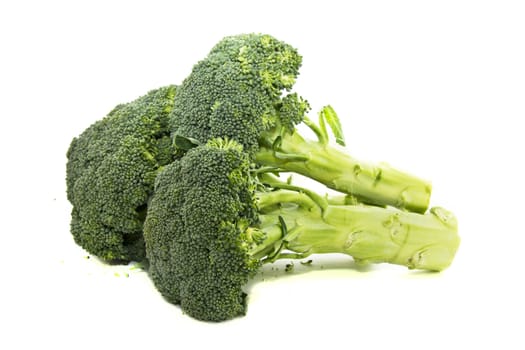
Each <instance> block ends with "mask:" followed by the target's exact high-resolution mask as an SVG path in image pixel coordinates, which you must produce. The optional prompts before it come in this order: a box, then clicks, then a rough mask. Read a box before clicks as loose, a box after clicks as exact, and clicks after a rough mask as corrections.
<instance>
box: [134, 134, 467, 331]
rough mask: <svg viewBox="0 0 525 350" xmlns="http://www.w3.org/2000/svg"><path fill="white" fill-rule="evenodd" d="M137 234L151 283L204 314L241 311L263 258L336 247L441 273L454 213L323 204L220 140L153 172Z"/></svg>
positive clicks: (451, 242) (226, 315) (214, 316)
mask: <svg viewBox="0 0 525 350" xmlns="http://www.w3.org/2000/svg"><path fill="white" fill-rule="evenodd" d="M409 232H410V234H409ZM144 238H145V241H146V253H147V257H148V260H149V264H150V266H149V273H150V276H151V278H152V280H153V282H154V283H155V285H156V287H157V288H158V290H159V291H160V292H161V294H162V295H163V296H165V298H166V299H167V300H168V301H170V302H172V303H175V304H180V305H181V308H182V310H183V311H184V312H185V313H187V314H188V315H190V316H192V317H195V318H197V319H200V320H205V321H223V320H228V319H231V318H233V317H237V316H239V315H243V314H244V313H245V312H246V293H245V292H244V290H243V286H244V285H245V284H246V283H247V282H248V279H249V278H250V277H252V276H253V275H254V274H255V273H256V272H257V271H258V269H259V267H260V266H261V265H262V264H263V263H265V262H273V261H275V260H277V259H282V258H287V259H299V258H305V257H307V256H309V255H310V254H317V253H343V254H348V255H351V256H353V257H354V259H356V260H359V261H361V262H389V263H393V264H399V265H404V266H407V267H409V268H417V269H427V270H435V271H439V270H442V269H444V268H446V267H447V266H448V265H449V264H450V263H451V261H452V258H453V257H454V254H455V251H456V249H457V246H458V243H459V240H458V236H457V224H456V220H455V218H454V216H453V215H452V214H451V213H449V212H447V211H446V210H444V209H442V208H434V209H432V210H431V211H430V213H428V214H426V215H421V214H416V213H409V212H403V211H399V210H396V209H391V208H390V209H387V208H379V207H375V206H366V205H344V204H331V203H330V202H329V200H327V199H326V198H325V197H322V196H320V195H317V194H316V193H314V192H312V191H310V190H308V189H303V188H300V187H295V186H292V185H289V184H284V183H280V182H279V181H278V180H273V179H272V178H271V177H268V176H258V175H256V173H254V171H253V169H252V167H251V164H250V160H249V157H248V156H247V154H246V153H245V152H243V148H242V146H241V145H240V144H238V143H237V142H235V141H231V140H225V139H212V140H210V141H209V142H207V143H206V144H204V145H201V146H198V147H196V148H193V149H191V150H189V151H188V152H187V154H186V155H185V156H184V157H183V158H182V159H181V160H180V161H177V162H174V163H172V164H170V165H168V166H166V167H165V168H164V169H163V170H162V171H161V172H160V174H159V176H158V177H157V180H156V184H155V191H154V194H153V197H152V199H151V203H150V205H149V206H148V214H147V217H146V222H145V225H144Z"/></svg>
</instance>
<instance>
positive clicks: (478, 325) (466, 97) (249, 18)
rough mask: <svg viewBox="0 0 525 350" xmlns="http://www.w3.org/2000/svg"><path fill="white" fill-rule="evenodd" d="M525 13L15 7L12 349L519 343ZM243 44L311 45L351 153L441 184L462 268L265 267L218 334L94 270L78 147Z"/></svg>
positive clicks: (282, 5) (0, 94) (138, 286)
mask: <svg viewBox="0 0 525 350" xmlns="http://www.w3.org/2000/svg"><path fill="white" fill-rule="evenodd" d="M522 4H523V3H522V2H520V1H482V0H480V1H362V2H354V1H329V0H323V1H319V2H313V1H312V2H308V1H284V0H281V1H273V0H265V1H260V2H249V1H238V2H234V1H226V0H222V1H215V2H212V1H208V2H205V1H198V0H192V1H184V2H176V1H171V2H168V1H166V2H161V1H144V2H137V1H101V2H97V1H90V2H83V4H81V2H78V1H77V2H73V1H64V2H59V1H23V0H21V1H16V2H15V1H3V2H2V3H1V4H0V116H1V118H2V119H1V124H0V125H1V127H0V142H1V145H0V146H1V147H0V149H1V155H2V156H1V160H0V162H1V164H2V171H1V173H0V176H1V185H2V191H1V194H2V202H3V209H2V216H1V231H0V232H1V245H0V247H1V252H0V259H1V267H2V270H1V274H2V277H1V281H2V283H1V285H2V286H1V287H0V323H1V325H0V334H1V336H0V348H2V349H22V348H26V349H27V348H37V347H38V348H50V349H51V348H52V349H66V348H67V349H82V348H86V349H109V348H118V349H135V348H144V347H147V348H149V349H152V348H155V349H168V348H171V349H175V348H182V349H187V348H197V347H198V346H207V347H208V348H221V349H224V348H228V349H237V348H243V349H247V348H248V349H251V348H254V349H257V348H266V349H268V348H273V347H285V346H288V347H294V348H297V349H309V348H315V349H319V348H325V349H326V348H329V347H330V348H353V349H379V348H389V349H414V348H421V349H459V348H467V347H468V348H474V347H480V346H483V347H484V348H485V347H486V348H498V349H523V348H525V340H524V339H523V330H524V325H525V317H524V315H525V302H524V298H525V288H524V287H523V281H524V278H523V277H524V272H523V267H524V258H523V251H524V249H525V248H524V243H525V239H524V236H525V230H524V226H525V225H524V224H525V221H524V218H523V217H524V215H523V214H522V213H523V211H524V206H523V202H522V200H523V199H524V197H525V191H524V186H523V183H524V181H525V172H524V170H523V166H522V163H523V159H524V157H523V150H524V146H525V145H524V142H523V130H524V127H523V123H522V120H521V119H523V117H524V116H525V68H524V67H525V20H524V19H525V11H524V7H523V6H522ZM243 32H264V33H269V34H272V35H274V36H275V37H277V38H279V39H281V40H285V41H287V42H289V43H291V44H292V45H294V46H295V47H297V48H298V49H299V51H300V52H301V54H302V55H303V56H304V64H303V67H302V71H301V72H302V73H301V76H300V77H299V81H298V83H297V84H296V89H295V91H297V92H299V93H300V94H302V95H303V96H305V97H307V98H308V99H309V101H310V102H311V104H312V106H313V107H314V111H316V110H318V109H319V108H320V107H321V106H323V105H325V104H328V103H330V104H332V105H333V106H334V107H335V109H336V110H337V111H338V113H339V115H340V116H341V117H342V119H343V123H344V130H345V133H346V137H347V141H348V148H349V151H350V152H351V153H352V154H353V155H355V156H357V157H359V158H364V159H368V160H371V161H388V162H389V163H390V164H392V165H394V166H396V167H399V168H401V169H405V170H407V171H410V172H412V173H414V174H418V175H420V176H422V177H425V178H428V179H430V180H432V182H433V186H434V192H433V197H432V205H441V206H444V207H446V208H448V209H450V210H452V211H454V212H455V213H456V215H457V216H458V218H459V223H460V234H461V237H462V245H461V247H460V250H459V252H458V255H457V257H456V260H455V261H454V263H453V265H452V266H451V267H450V268H449V269H448V270H446V271H444V272H443V273H440V274H426V273H419V272H413V271H412V272H411V271H408V270H406V269H404V268H399V267H393V266H383V265H381V266H376V267H371V268H368V269H363V268H358V267H356V266H355V265H354V264H353V263H352V260H351V259H350V258H347V257H344V256H329V257H326V258H319V259H315V260H314V266H313V267H311V268H306V267H302V266H300V267H297V268H296V271H295V272H294V273H288V274H287V273H284V272H283V270H282V266H278V268H279V270H278V271H275V270H271V268H267V269H266V270H265V273H264V276H263V277H261V276H260V277H259V278H258V279H259V280H260V281H258V283H254V284H253V285H251V286H250V300H249V309H248V315H247V316H246V317H244V318H239V319H235V320H233V321H230V322H226V323H221V324H207V323H202V322H198V321H194V320H193V319H191V318H189V317H187V316H185V315H183V314H182V313H181V311H180V309H179V308H178V307H175V306H172V305H170V304H168V303H167V302H165V301H164V300H163V299H162V298H161V297H160V296H159V295H158V293H157V292H156V291H155V289H154V288H153V286H152V284H151V282H150V281H149V280H148V278H147V275H146V274H145V273H144V272H141V271H140V270H133V269H131V268H130V267H129V266H107V265H104V264H101V263H99V262H98V261H96V260H95V259H86V258H85V257H86V255H87V254H86V253H85V252H84V251H82V250H81V249H80V248H78V247H77V246H76V245H75V244H74V242H73V240H72V239H71V236H70V234H69V231H68V230H69V226H68V225H69V211H70V206H69V203H68V202H67V200H66V198H65V181H64V178H65V162H66V158H65V152H66V150H67V147H68V145H69V142H70V141H71V139H72V138H73V137H74V136H76V135H78V134H79V133H80V132H82V130H83V129H85V128H86V127H87V126H89V125H90V124H91V123H93V122H94V121H95V120H97V119H100V118H102V117H103V116H104V115H105V114H106V113H107V112H109V111H110V110H111V109H112V108H113V107H114V106H115V105H116V104H118V103H121V102H126V101H130V100H133V99H135V98H136V97H138V96H140V95H143V94H144V93H145V92H147V91H148V90H150V89H153V88H156V87H159V86H162V85H166V84H171V83H175V84H177V83H180V82H181V81H182V79H184V77H185V76H186V75H187V74H188V73H189V72H190V70H191V67H192V65H193V64H194V63H195V62H196V61H197V60H199V59H201V58H203V57H204V56H205V55H206V53H207V52H208V50H209V49H210V48H211V47H212V46H213V45H214V44H215V43H216V42H217V41H218V40H220V39H221V38H222V37H223V36H225V35H231V34H238V33H243ZM126 274H128V275H129V277H126ZM262 279H264V281H262Z"/></svg>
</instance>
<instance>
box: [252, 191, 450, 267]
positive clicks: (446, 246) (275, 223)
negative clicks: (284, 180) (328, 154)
mask: <svg viewBox="0 0 525 350" xmlns="http://www.w3.org/2000/svg"><path fill="white" fill-rule="evenodd" d="M291 192H292V191H275V192H271V193H268V194H265V195H264V196H262V198H261V199H260V203H263V204H262V208H261V215H260V219H261V230H262V231H263V232H265V233H266V234H267V236H266V239H265V240H264V241H263V242H262V243H261V244H260V245H259V246H258V247H257V248H256V249H254V250H253V251H252V255H253V256H254V257H257V258H265V259H264V260H263V262H273V261H275V260H277V259H283V258H289V259H294V258H299V259H302V258H305V257H307V256H309V255H310V254H319V253H343V254H347V255H350V256H352V257H353V258H354V259H355V261H357V262H359V263H380V262H386V263H392V264H397V265H403V266H407V267H408V268H410V269H423V270H430V271H441V270H443V269H445V268H446V267H448V266H449V265H450V264H451V262H452V260H453V258H454V255H455V253H456V250H457V248H458V246H459V241H460V240H459V236H458V234H457V221H456V218H455V217H454V215H453V214H452V213H450V212H448V211H447V210H445V209H443V208H439V207H436V208H432V209H431V210H430V211H429V212H428V213H427V214H417V213H411V212H405V211H400V210H397V209H394V208H380V207H375V206H366V205H330V204H329V205H327V206H326V207H325V208H324V209H322V208H320V207H319V206H317V205H316V204H315V203H314V201H313V200H312V201H308V200H307V199H305V197H308V196H307V195H306V194H304V193H298V192H296V199H295V200H292V199H291V197H292V196H293V195H292V193H291ZM279 198H281V199H286V200H287V201H288V202H287V203H286V204H284V205H281V206H277V205H275V204H272V203H276V202H277V200H278V199H279ZM279 218H280V219H279ZM279 220H283V221H284V223H285V224H284V226H285V227H283V224H282V223H281V224H279ZM279 229H280V230H279ZM287 251H288V252H287Z"/></svg>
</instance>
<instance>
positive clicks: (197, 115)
mask: <svg viewBox="0 0 525 350" xmlns="http://www.w3.org/2000/svg"><path fill="white" fill-rule="evenodd" d="M301 61H302V57H301V56H300V55H299V53H298V52H297V50H296V49H294V48H293V47H291V46H290V45H289V44H287V43H284V42H282V41H279V40H277V39H275V38H273V37H271V36H269V35H261V34H243V35H237V36H230V37H226V38H224V39H223V40H221V41H220V42H219V43H218V44H217V45H216V46H215V47H214V48H213V49H212V50H211V51H210V53H209V54H208V56H207V57H206V58H204V59H203V60H201V61H200V62H198V63H197V64H196V65H195V66H194V67H193V70H192V72H191V74H190V75H189V76H188V77H187V78H186V79H185V80H184V81H183V82H182V84H181V85H180V87H179V89H178V91H177V98H176V100H175V103H174V106H173V111H172V113H171V116H170V128H171V131H172V135H173V138H174V143H175V146H176V147H178V148H180V149H182V150H187V149H188V148H190V147H191V146H192V144H202V143H206V142H207V141H208V140H210V139H212V138H217V137H222V138H229V139H232V140H235V141H237V142H239V143H240V144H241V145H242V146H243V147H244V150H245V151H246V152H248V153H249V154H250V155H251V156H252V159H254V160H255V161H256V163H257V164H258V165H259V166H261V167H263V166H270V167H274V168H278V169H281V170H284V171H292V172H296V173H299V174H302V175H304V176H307V177H310V178H312V179H314V180H316V181H319V182H321V183H323V184H325V185H326V186H327V187H330V188H332V189H335V190H337V191H341V192H346V193H351V194H352V195H354V196H356V197H359V198H360V199H361V200H362V201H364V202H367V203H371V204H376V205H391V206H395V207H398V208H403V209H408V210H411V211H416V212H421V213H423V212H425V211H426V210H427V208H428V203H429V200H430V191H431V186H430V184H429V183H428V182H427V181H424V180H422V179H419V178H417V177H415V176H412V175H410V174H407V173H404V172H401V171H399V170H396V169H394V168H392V167H390V166H388V165H386V164H371V163H367V162H362V161H359V160H357V159H355V158H353V157H351V156H350V155H349V154H348V153H346V152H344V151H342V150H340V149H339V148H337V147H333V146H331V145H329V144H328V132H327V126H328V127H330V128H331V130H332V133H333V134H334V136H335V137H336V141H337V142H338V143H340V144H341V145H344V136H343V132H342V128H341V124H340V122H339V119H338V116H337V114H336V113H335V111H334V110H333V108H331V107H330V106H327V107H325V108H323V110H322V111H321V112H320V113H319V125H317V124H315V123H314V122H313V121H311V120H310V119H309V118H308V117H307V116H306V113H307V112H308V111H309V109H310V107H309V105H308V102H307V101H306V100H305V99H303V98H302V97H300V96H299V95H297V94H296V93H289V94H286V95H283V92H284V91H287V90H290V89H291V88H292V87H293V84H294V83H295V81H296V78H297V76H298V74H299V68H300V66H301ZM301 122H304V123H305V124H306V125H307V126H309V127H310V128H311V129H312V130H313V131H314V132H315V134H316V135H317V137H318V140H316V141H309V140H306V139H305V138H303V137H302V136H301V135H300V134H299V133H298V132H297V130H296V128H295V126H296V125H297V124H299V123H301ZM188 145H189V146H188Z"/></svg>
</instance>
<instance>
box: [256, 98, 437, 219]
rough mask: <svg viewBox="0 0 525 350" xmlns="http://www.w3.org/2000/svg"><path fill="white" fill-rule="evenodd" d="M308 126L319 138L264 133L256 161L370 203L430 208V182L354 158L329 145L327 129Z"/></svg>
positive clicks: (407, 208)
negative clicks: (309, 138)
mask: <svg viewBox="0 0 525 350" xmlns="http://www.w3.org/2000/svg"><path fill="white" fill-rule="evenodd" d="M328 109H330V110H331V111H332V113H334V115H335V112H333V110H332V109H331V107H325V108H324V109H323V111H325V110H328ZM321 115H323V112H321ZM321 120H322V119H321ZM320 124H321V125H323V124H322V123H320ZM308 126H310V127H311V128H312V130H314V132H316V134H317V136H318V141H311V140H305V139H304V138H303V137H302V136H301V135H300V134H299V133H298V132H284V133H282V132H281V133H280V134H279V135H278V136H276V135H275V131H274V132H264V133H263V134H262V137H261V139H260V148H259V150H258V152H257V153H255V160H256V162H257V163H258V164H260V165H263V166H270V167H275V168H279V169H284V170H286V171H291V172H295V173H298V174H301V175H304V176H307V177H309V178H311V179H314V180H316V181H318V182H321V183H323V184H324V185H326V186H327V187H329V188H332V189H334V190H337V191H340V192H344V193H348V194H352V195H353V196H354V197H356V198H357V199H359V200H361V201H363V202H365V203H368V204H373V205H379V206H384V205H390V206H394V207H397V208H403V209H406V210H409V211H413V212H417V213H424V212H425V211H426V210H427V208H428V204H429V201H430V193H431V184H430V183H429V182H427V181H425V180H422V179H420V178H418V177H415V176H413V175H410V174H408V173H404V172H402V171H399V170H397V169H395V168H393V167H391V166H389V165H388V164H386V163H380V164H373V163H368V162H363V161H360V160H358V159H355V158H353V157H352V156H351V155H350V154H348V153H347V152H346V151H345V150H343V149H340V148H337V147H334V146H331V145H329V144H328V135H327V133H326V129H324V128H317V127H316V126H315V125H314V124H313V123H311V122H309V123H308ZM276 140H277V142H276ZM338 140H341V138H339V139H338ZM339 143H343V142H342V141H339Z"/></svg>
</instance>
